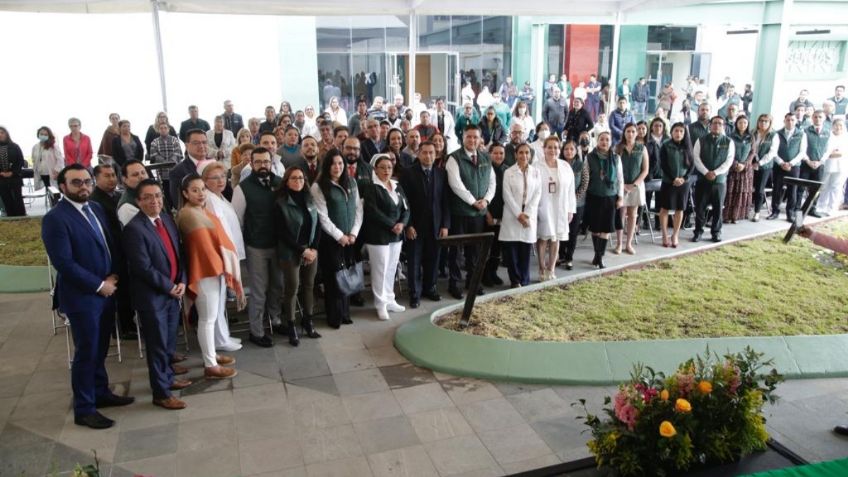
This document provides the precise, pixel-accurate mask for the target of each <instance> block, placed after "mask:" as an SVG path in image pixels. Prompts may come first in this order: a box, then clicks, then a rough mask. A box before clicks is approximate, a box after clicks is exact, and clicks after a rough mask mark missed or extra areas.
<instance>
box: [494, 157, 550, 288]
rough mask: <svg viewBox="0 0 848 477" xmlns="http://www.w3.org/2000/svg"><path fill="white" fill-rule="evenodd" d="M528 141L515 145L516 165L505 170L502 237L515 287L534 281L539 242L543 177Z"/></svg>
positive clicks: (507, 264)
mask: <svg viewBox="0 0 848 477" xmlns="http://www.w3.org/2000/svg"><path fill="white" fill-rule="evenodd" d="M531 154H532V149H530V145H529V144H527V143H521V144H519V145H518V147H516V148H515V164H514V165H513V166H512V167H510V168H509V169H507V170H506V171H505V172H504V178H503V193H502V196H503V201H504V208H503V216H502V219H501V230H500V235H499V240H500V241H501V247H502V252H503V261H504V263H505V264H506V269H507V273H508V274H509V282H510V286H511V287H512V288H518V287H522V286H527V285H529V284H530V252H531V251H532V248H533V243H534V242H535V241H536V236H537V232H536V227H537V225H538V216H537V214H538V211H539V200H540V199H541V197H542V194H543V191H542V178H541V175H540V172H539V169H538V168H537V167H533V166H531V165H530V156H531Z"/></svg>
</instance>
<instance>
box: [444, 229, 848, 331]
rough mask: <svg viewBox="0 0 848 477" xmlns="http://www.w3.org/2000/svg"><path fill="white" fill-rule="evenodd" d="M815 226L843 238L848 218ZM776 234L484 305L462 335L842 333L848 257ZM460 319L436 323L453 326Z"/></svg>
mask: <svg viewBox="0 0 848 477" xmlns="http://www.w3.org/2000/svg"><path fill="white" fill-rule="evenodd" d="M821 229H822V230H826V231H828V232H829V233H835V234H836V235H848V221H840V222H832V223H831V224H830V225H828V226H827V227H822V228H821ZM782 237H783V233H780V234H779V235H775V236H771V237H768V238H764V239H757V240H750V241H746V242H742V243H738V244H733V245H727V246H724V247H721V248H719V249H717V250H712V251H709V252H705V253H701V254H697V255H690V256H687V257H683V258H677V259H669V260H664V261H661V262H657V263H655V264H653V265H650V266H647V267H645V268H643V269H641V270H629V271H624V272H622V273H620V274H616V275H613V276H607V277H599V278H595V279H589V280H584V281H580V282H577V283H572V284H569V285H564V286H561V287H552V288H548V289H545V290H540V291H537V292H531V293H526V294H522V295H519V296H516V297H507V298H503V299H500V300H496V301H494V302H488V303H481V304H479V305H477V306H475V308H474V312H473V314H472V317H471V324H470V325H469V327H468V329H467V330H466V331H465V332H467V333H473V334H477V335H484V336H492V337H498V338H506V339H514V340H527V341H538V340H546V341H620V340H644V339H665V338H671V339H675V338H695V337H717V336H773V335H813V334H836V333H848V268H846V267H845V264H846V260H845V257H844V256H842V257H836V259H835V258H834V254H833V252H830V251H824V250H823V249H821V248H819V247H816V246H815V245H813V244H812V243H811V242H810V241H809V240H806V239H803V238H801V237H797V238H795V239H793V240H792V242H790V243H789V244H788V245H785V244H783V242H782V240H781V238H782ZM458 318H459V314H458V313H457V314H453V315H450V316H448V317H446V318H445V319H443V320H441V321H440V323H439V325H440V326H443V327H445V328H449V329H454V330H458Z"/></svg>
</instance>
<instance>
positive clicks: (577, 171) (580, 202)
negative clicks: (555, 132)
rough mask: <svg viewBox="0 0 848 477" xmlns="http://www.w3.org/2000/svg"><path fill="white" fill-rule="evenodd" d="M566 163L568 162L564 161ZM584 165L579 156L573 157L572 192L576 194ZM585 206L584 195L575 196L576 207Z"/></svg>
mask: <svg viewBox="0 0 848 477" xmlns="http://www.w3.org/2000/svg"><path fill="white" fill-rule="evenodd" d="M565 162H566V163H568V161H565ZM585 165H586V162H585V161H583V159H580V156H574V161H573V162H572V163H571V172H573V173H574V192H575V194H578V191H579V190H580V185H581V184H583V166H585ZM584 205H586V194H583V197H580V196H579V195H578V196H577V207H583V206H584Z"/></svg>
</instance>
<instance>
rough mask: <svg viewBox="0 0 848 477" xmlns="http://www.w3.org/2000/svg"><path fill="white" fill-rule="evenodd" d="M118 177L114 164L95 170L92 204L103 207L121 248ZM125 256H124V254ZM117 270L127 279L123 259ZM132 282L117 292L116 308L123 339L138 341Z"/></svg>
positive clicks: (112, 234) (125, 283) (123, 284)
mask: <svg viewBox="0 0 848 477" xmlns="http://www.w3.org/2000/svg"><path fill="white" fill-rule="evenodd" d="M117 187H118V175H117V174H116V171H115V167H114V166H112V164H108V163H107V164H100V165H99V166H96V167H95V168H94V192H92V193H91V200H92V202H97V203H98V204H100V206H101V207H103V212H104V213H105V214H106V220H107V221H108V223H109V234H110V235H111V236H112V240H114V241H115V246H117V247H120V246H121V221H120V220H118V202H119V201H120V200H121V194H120V193H119V192H118V191H117ZM122 255H123V254H122ZM115 269H116V270H117V271H118V276H119V277H124V278H127V264H126V262H125V261H124V260H123V259H121V260H117V261H115ZM129 285H130V282H129V280H124V281H123V282H122V283H121V284H120V285H118V290H117V291H116V292H115V306H116V307H117V309H118V322H119V323H120V328H121V329H120V332H121V339H136V337H137V336H136V333H135V323H134V322H133V311H132V305H131V304H130V288H129Z"/></svg>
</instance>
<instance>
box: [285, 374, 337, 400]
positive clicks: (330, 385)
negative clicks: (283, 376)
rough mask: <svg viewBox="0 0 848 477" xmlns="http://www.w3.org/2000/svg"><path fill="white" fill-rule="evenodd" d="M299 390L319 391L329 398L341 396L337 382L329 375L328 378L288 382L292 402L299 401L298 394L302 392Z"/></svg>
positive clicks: (287, 386) (287, 388) (287, 387)
mask: <svg viewBox="0 0 848 477" xmlns="http://www.w3.org/2000/svg"><path fill="white" fill-rule="evenodd" d="M299 388H301V389H303V388H305V389H308V390H311V391H317V392H319V393H322V394H325V395H328V396H339V389H338V387H337V386H336V380H335V379H334V378H333V376H331V375H329V374H328V375H326V376H317V377H312V378H303V379H294V380H286V392H287V395H288V396H289V397H290V398H291V400H292V401H297V394H298V393H299V392H300V390H301V389H299ZM300 394H305V393H300ZM293 395H294V396H293Z"/></svg>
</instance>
